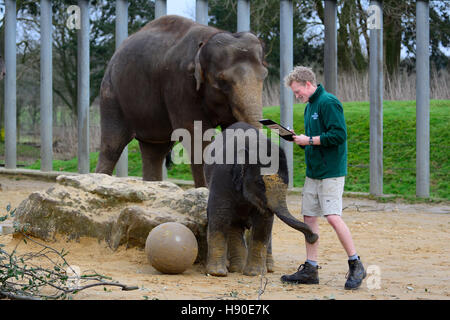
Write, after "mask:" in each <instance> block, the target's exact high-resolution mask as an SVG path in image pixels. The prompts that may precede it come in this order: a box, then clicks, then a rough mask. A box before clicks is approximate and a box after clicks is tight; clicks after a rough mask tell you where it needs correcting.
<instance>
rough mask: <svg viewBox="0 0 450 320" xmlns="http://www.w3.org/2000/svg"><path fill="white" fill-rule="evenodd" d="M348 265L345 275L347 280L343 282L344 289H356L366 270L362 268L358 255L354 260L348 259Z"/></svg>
mask: <svg viewBox="0 0 450 320" xmlns="http://www.w3.org/2000/svg"><path fill="white" fill-rule="evenodd" d="M348 267H349V271H348V273H347V276H346V277H347V281H346V282H345V289H346V290H351V289H357V288H358V287H359V286H360V285H361V283H362V281H363V279H364V278H365V277H366V275H367V274H366V271H365V270H364V267H363V264H362V262H361V260H360V259H359V257H358V259H356V260H348Z"/></svg>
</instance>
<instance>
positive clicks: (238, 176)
mask: <svg viewBox="0 0 450 320" xmlns="http://www.w3.org/2000/svg"><path fill="white" fill-rule="evenodd" d="M235 152H237V157H236V158H235V159H234V160H235V163H234V165H233V176H232V179H233V185H234V186H235V188H236V191H242V190H243V188H244V176H245V171H246V169H247V168H248V166H249V164H248V159H249V151H248V149H247V148H243V149H240V150H236V151H235ZM238 159H239V160H238ZM242 162H244V164H242Z"/></svg>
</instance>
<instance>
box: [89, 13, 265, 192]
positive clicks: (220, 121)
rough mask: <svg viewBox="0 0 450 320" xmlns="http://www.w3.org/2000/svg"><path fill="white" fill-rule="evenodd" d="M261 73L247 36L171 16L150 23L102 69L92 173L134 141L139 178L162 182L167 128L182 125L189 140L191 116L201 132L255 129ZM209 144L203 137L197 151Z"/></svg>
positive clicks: (107, 166) (199, 178) (257, 45)
mask: <svg viewBox="0 0 450 320" xmlns="http://www.w3.org/2000/svg"><path fill="white" fill-rule="evenodd" d="M266 75H267V69H266V68H265V67H264V55H263V48H262V45H261V42H260V41H259V39H258V38H257V37H256V36H255V35H253V34H252V33H249V32H240V33H230V32H226V31H222V30H218V29H216V28H212V27H208V26H205V25H201V24H197V23H195V22H193V21H192V20H189V19H186V18H183V17H179V16H174V15H169V16H164V17H162V18H159V19H157V20H154V21H152V22H150V23H148V24H147V25H146V26H144V27H143V28H142V29H141V30H140V31H138V32H137V33H135V34H133V35H131V36H130V37H129V38H128V39H126V40H125V41H124V42H123V44H122V45H121V46H120V47H119V48H118V50H117V51H116V52H115V54H114V55H113V57H112V58H111V61H110V62H109V64H108V67H107V69H106V72H105V75H104V78H103V81H102V85H101V91H100V95H101V96H100V99H101V100H100V112H101V150H100V156H99V161H98V164H97V168H96V172H100V173H107V174H112V172H113V169H114V166H115V164H116V162H117V161H118V159H119V157H120V154H121V153H122V150H123V149H124V147H125V146H126V145H127V144H128V143H129V142H130V141H131V140H132V139H133V138H136V139H137V140H138V141H139V145H140V149H141V153H142V162H143V179H144V180H161V179H162V163H163V160H164V158H165V156H166V154H168V152H169V151H170V150H171V148H172V146H173V144H174V141H171V133H172V132H173V130H175V129H179V128H184V129H187V130H188V131H189V133H190V134H191V137H194V121H201V127H202V134H203V133H204V131H205V130H207V129H210V128H216V127H217V126H221V127H222V129H224V128H226V127H227V126H229V125H230V124H232V123H234V122H236V121H244V122H248V123H250V124H252V125H254V126H257V127H259V126H260V124H259V123H258V120H259V119H261V118H262V87H263V81H264V78H265V77H266ZM196 138H197V139H201V138H202V137H199V136H197V137H196ZM207 144H208V142H203V141H202V150H203V149H204V148H205V147H206V145H207ZM191 150H194V139H191ZM191 163H192V164H191V169H192V174H193V177H194V181H195V186H196V187H200V186H205V178H204V174H203V163H198V164H194V156H193V152H192V154H191Z"/></svg>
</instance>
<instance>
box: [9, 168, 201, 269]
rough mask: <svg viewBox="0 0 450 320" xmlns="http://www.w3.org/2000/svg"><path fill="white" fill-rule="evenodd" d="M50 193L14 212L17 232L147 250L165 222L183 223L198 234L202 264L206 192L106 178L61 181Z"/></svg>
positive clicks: (89, 176) (37, 194) (77, 177)
mask: <svg viewBox="0 0 450 320" xmlns="http://www.w3.org/2000/svg"><path fill="white" fill-rule="evenodd" d="M56 181H57V183H56V184H55V185H54V186H53V187H51V188H49V189H48V190H47V191H43V192H34V193H32V194H31V195H30V196H29V197H28V198H27V199H26V200H24V201H23V202H22V203H21V204H20V205H19V207H18V208H17V211H16V218H15V219H16V223H17V224H18V226H19V228H20V229H22V230H25V231H26V232H27V233H28V234H31V235H33V236H35V237H38V238H41V239H44V240H47V241H48V240H52V239H55V236H56V234H63V235H66V236H67V237H68V239H78V238H80V237H82V236H87V237H95V238H98V239H99V240H105V241H107V242H108V244H109V245H110V247H111V248H113V249H116V248H117V247H118V246H119V245H122V244H124V245H126V246H127V247H130V246H138V247H142V248H144V247H145V240H146V239H147V236H148V233H149V232H150V230H151V229H153V228H154V227H155V226H157V225H159V224H161V223H164V222H179V223H182V224H184V225H185V226H187V227H188V228H189V229H191V230H192V232H193V233H194V234H195V236H196V238H197V241H198V245H199V260H204V258H205V255H206V248H207V245H206V224H207V219H206V207H207V202H208V190H207V189H206V188H197V189H189V190H186V191H184V190H183V189H181V188H180V187H178V186H177V185H175V184H173V183H171V182H168V181H157V182H150V181H142V180H140V179H135V178H117V177H112V176H108V175H105V174H97V173H92V174H85V175H75V176H64V175H62V176H59V177H58V178H57V179H56Z"/></svg>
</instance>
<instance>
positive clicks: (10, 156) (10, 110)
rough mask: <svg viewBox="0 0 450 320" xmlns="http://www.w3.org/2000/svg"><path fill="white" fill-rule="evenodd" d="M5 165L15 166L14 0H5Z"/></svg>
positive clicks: (14, 167)
mask: <svg viewBox="0 0 450 320" xmlns="http://www.w3.org/2000/svg"><path fill="white" fill-rule="evenodd" d="M5 8H6V12H5V68H6V77H5V167H6V168H7V169H16V167H17V124H16V121H17V117H16V110H17V106H16V102H17V96H16V94H17V88H16V22H17V18H16V1H14V0H6V1H5Z"/></svg>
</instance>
